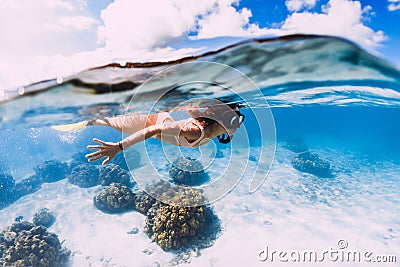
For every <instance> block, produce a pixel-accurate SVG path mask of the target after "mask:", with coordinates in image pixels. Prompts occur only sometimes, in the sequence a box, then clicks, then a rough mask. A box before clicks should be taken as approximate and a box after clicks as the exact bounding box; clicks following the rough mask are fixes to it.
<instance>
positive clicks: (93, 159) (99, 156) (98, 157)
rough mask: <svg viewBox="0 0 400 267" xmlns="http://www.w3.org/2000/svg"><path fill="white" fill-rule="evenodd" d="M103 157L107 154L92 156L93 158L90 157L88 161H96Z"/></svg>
mask: <svg viewBox="0 0 400 267" xmlns="http://www.w3.org/2000/svg"><path fill="white" fill-rule="evenodd" d="M102 157H105V156H104V155H98V156H96V157H91V158H89V159H88V161H89V162H92V161H96V160H99V159H101V158H102Z"/></svg>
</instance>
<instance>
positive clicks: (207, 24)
mask: <svg viewBox="0 0 400 267" xmlns="http://www.w3.org/2000/svg"><path fill="white" fill-rule="evenodd" d="M233 4H234V2H233V1H219V2H216V4H215V5H213V6H212V7H211V9H210V10H209V12H208V13H207V14H206V15H205V16H203V17H202V18H200V19H199V20H198V23H197V25H198V27H197V29H196V30H197V35H196V38H198V39H201V38H213V37H219V36H258V35H265V34H268V33H270V31H269V30H268V29H261V28H260V27H259V26H258V25H257V24H254V23H253V24H252V23H250V18H251V17H252V13H251V11H250V10H249V9H247V8H242V9H240V10H237V9H236V8H235V7H234V6H233Z"/></svg>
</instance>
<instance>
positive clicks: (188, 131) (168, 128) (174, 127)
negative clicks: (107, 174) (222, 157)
mask: <svg viewBox="0 0 400 267" xmlns="http://www.w3.org/2000/svg"><path fill="white" fill-rule="evenodd" d="M184 126H185V121H176V122H171V123H164V124H156V125H152V126H149V127H146V128H144V129H142V130H140V131H138V132H136V133H134V134H132V135H130V136H128V137H127V138H125V139H123V140H122V141H120V142H118V143H113V142H104V141H102V140H99V139H96V138H94V139H93V141H94V142H97V143H99V144H100V145H91V146H88V147H87V148H89V149H97V151H95V152H93V153H90V154H87V155H86V157H87V158H88V160H89V162H92V161H96V160H99V159H101V158H103V157H106V159H105V160H104V161H103V163H102V164H103V165H104V164H106V163H108V162H109V161H110V160H112V159H113V158H114V157H115V155H117V154H118V153H119V152H121V151H122V150H123V149H126V148H128V147H130V146H132V145H135V144H137V143H139V142H141V141H144V140H146V139H148V138H150V137H152V136H154V135H156V134H162V135H168V136H179V135H181V136H184V137H189V138H191V137H193V136H198V135H199V131H200V129H198V128H193V127H184Z"/></svg>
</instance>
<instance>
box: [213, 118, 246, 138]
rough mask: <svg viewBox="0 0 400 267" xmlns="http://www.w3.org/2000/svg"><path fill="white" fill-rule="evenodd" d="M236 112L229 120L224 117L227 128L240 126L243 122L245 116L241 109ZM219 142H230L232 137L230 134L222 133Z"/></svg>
mask: <svg viewBox="0 0 400 267" xmlns="http://www.w3.org/2000/svg"><path fill="white" fill-rule="evenodd" d="M235 112H236V114H235V116H233V117H232V118H230V119H228V120H227V121H226V120H225V119H223V122H224V126H227V127H226V128H230V129H232V128H239V127H240V125H241V124H242V123H243V121H244V118H245V116H244V115H243V114H242V113H240V111H235ZM217 139H218V142H220V143H221V144H228V143H229V142H230V141H231V137H230V136H229V134H220V135H218V136H217Z"/></svg>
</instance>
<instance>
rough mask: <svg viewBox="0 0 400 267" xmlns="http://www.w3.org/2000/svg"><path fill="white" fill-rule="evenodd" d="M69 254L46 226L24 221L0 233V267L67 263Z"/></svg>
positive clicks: (51, 265)
mask: <svg viewBox="0 0 400 267" xmlns="http://www.w3.org/2000/svg"><path fill="white" fill-rule="evenodd" d="M69 256H70V251H69V250H67V249H65V248H62V247H61V243H60V240H59V239H58V236H57V235H56V234H54V233H50V232H47V230H46V227H43V226H35V225H33V224H32V223H29V222H26V221H22V222H16V223H14V224H12V225H11V226H8V227H6V228H5V229H4V230H2V231H1V232H0V266H35V267H54V266H66V264H67V262H68V260H69Z"/></svg>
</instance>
